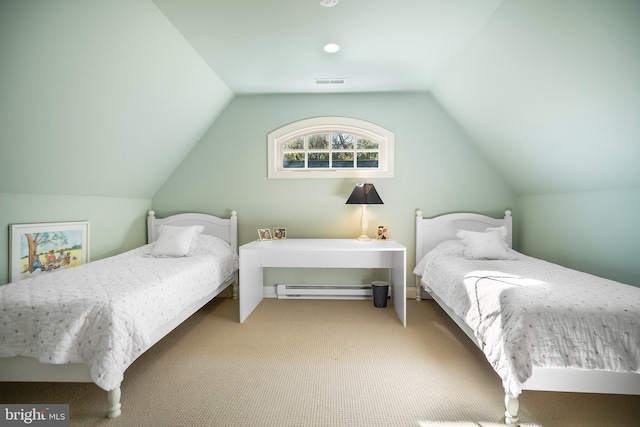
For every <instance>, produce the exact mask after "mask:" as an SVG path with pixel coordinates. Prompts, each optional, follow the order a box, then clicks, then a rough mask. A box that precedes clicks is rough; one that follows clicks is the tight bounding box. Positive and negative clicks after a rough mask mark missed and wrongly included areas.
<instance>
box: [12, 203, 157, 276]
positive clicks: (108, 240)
mask: <svg viewBox="0 0 640 427" xmlns="http://www.w3.org/2000/svg"><path fill="white" fill-rule="evenodd" d="M150 207H151V200H150V199H128V198H116V197H80V196H54V195H51V196H49V195H37V194H12V193H0V242H3V244H2V245H0V284H2V285H3V284H5V283H8V282H9V225H10V224H22V223H38V222H58V221H84V220H87V221H89V223H90V224H89V228H90V231H89V237H90V239H89V249H90V256H91V260H97V259H100V258H104V257H107V256H111V255H115V254H118V253H121V252H124V251H126V250H129V249H132V248H135V247H137V246H140V245H142V244H144V243H146V236H147V231H146V230H147V229H146V216H147V211H148V210H149V209H150Z"/></svg>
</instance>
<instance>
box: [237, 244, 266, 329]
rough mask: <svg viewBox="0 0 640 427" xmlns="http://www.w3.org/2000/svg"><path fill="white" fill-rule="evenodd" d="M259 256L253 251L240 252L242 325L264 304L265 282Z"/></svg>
mask: <svg viewBox="0 0 640 427" xmlns="http://www.w3.org/2000/svg"><path fill="white" fill-rule="evenodd" d="M258 258H259V256H258V254H257V253H255V252H253V251H247V252H243V251H240V286H239V288H240V292H239V293H240V323H242V322H244V321H245V319H246V318H247V317H249V315H250V314H251V312H252V311H253V310H254V309H255V308H256V307H257V306H258V304H260V302H262V298H263V297H264V281H263V274H262V267H261V266H260V261H259V259H258Z"/></svg>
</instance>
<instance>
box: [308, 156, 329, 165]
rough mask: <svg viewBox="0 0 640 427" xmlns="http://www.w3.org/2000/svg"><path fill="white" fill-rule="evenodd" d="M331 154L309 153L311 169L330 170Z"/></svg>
mask: <svg viewBox="0 0 640 427" xmlns="http://www.w3.org/2000/svg"><path fill="white" fill-rule="evenodd" d="M328 167H329V153H309V168H328Z"/></svg>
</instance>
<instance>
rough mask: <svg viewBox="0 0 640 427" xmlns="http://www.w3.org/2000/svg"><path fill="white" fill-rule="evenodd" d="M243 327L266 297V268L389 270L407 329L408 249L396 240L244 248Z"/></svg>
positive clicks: (256, 243) (286, 243) (395, 304)
mask: <svg viewBox="0 0 640 427" xmlns="http://www.w3.org/2000/svg"><path fill="white" fill-rule="evenodd" d="M239 254H240V286H239V292H240V323H242V322H244V321H245V319H246V318H247V317H248V316H249V315H250V314H251V312H252V311H253V310H254V309H255V308H256V307H257V306H258V304H260V302H261V301H262V298H263V297H264V282H263V273H262V269H263V267H286V268H295V267H299V268H388V269H389V284H390V286H391V297H392V301H393V307H394V308H395V310H396V313H398V317H399V318H400V321H401V322H402V325H403V326H407V300H406V297H407V289H406V265H407V262H406V258H407V251H406V248H405V247H404V246H403V245H401V244H400V243H398V242H396V241H394V240H371V241H368V242H361V241H358V240H356V239H286V240H267V241H254V242H251V243H247V244H246V245H242V246H240V250H239Z"/></svg>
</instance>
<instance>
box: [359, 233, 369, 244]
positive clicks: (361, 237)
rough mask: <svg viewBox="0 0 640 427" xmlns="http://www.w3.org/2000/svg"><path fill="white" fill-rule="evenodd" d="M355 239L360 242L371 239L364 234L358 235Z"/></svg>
mask: <svg viewBox="0 0 640 427" xmlns="http://www.w3.org/2000/svg"><path fill="white" fill-rule="evenodd" d="M356 240H359V241H361V242H367V241H369V240H371V237H369V236H367V235H366V234H361V235H360V236H358V238H357V239H356Z"/></svg>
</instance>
